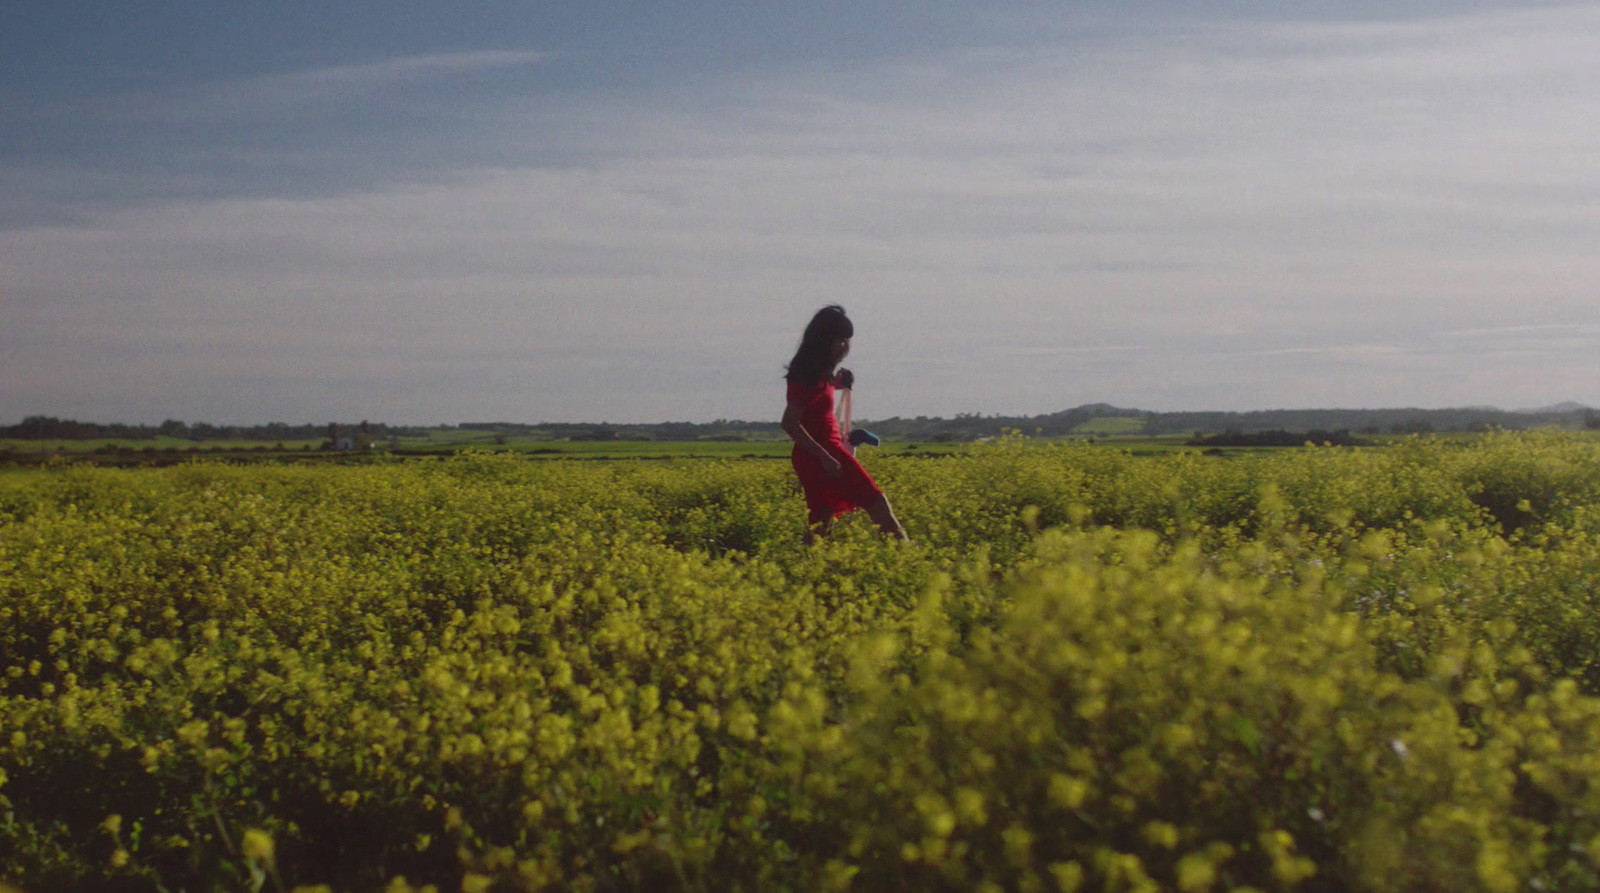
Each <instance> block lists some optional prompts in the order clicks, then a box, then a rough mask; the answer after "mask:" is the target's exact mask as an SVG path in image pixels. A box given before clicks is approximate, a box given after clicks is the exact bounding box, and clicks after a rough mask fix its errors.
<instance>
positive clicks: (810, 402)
mask: <svg viewBox="0 0 1600 893" xmlns="http://www.w3.org/2000/svg"><path fill="white" fill-rule="evenodd" d="M789 405H790V406H799V407H801V414H800V426H801V427H802V428H805V429H806V433H807V434H810V435H811V437H812V439H813V440H815V441H816V442H817V443H819V444H821V445H822V448H823V449H825V450H827V451H828V452H829V453H830V454H832V455H833V458H835V459H838V460H839V476H838V477H829V476H828V472H827V469H825V468H823V467H822V461H821V460H820V459H818V458H817V457H816V456H813V455H811V454H810V453H808V452H806V451H805V450H803V449H801V448H800V445H799V444H798V443H797V444H795V446H794V449H793V450H792V451H791V452H790V453H789V461H790V462H791V463H793V465H794V471H795V474H798V475H799V476H800V488H801V489H802V490H804V491H805V494H806V508H807V509H808V510H809V517H810V520H811V523H812V524H820V523H822V522H823V521H830V520H832V519H834V518H837V517H839V516H840V515H842V514H844V513H846V512H853V511H855V510H856V509H858V508H865V507H866V506H868V505H871V504H872V503H873V502H874V501H876V500H877V499H879V498H881V497H882V496H883V491H882V490H880V489H878V484H877V482H876V481H874V480H873V479H872V475H870V474H867V470H866V469H865V468H862V467H861V463H860V462H858V461H856V457H855V456H854V455H853V454H851V452H850V450H849V448H848V447H846V446H845V445H844V440H843V438H841V437H840V436H839V420H838V419H836V418H834V415H833V382H831V381H829V380H828V379H826V378H824V379H822V380H821V381H819V382H817V383H816V384H814V385H803V384H797V383H795V382H792V381H791V382H789Z"/></svg>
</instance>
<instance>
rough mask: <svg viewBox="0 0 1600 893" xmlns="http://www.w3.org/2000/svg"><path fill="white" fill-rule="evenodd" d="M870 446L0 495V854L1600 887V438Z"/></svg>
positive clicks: (591, 885) (82, 876) (1184, 886)
mask: <svg viewBox="0 0 1600 893" xmlns="http://www.w3.org/2000/svg"><path fill="white" fill-rule="evenodd" d="M727 446H737V447H741V448H743V447H747V445H746V444H728V445H727ZM1164 449H1165V448H1164ZM865 461H866V462H867V463H868V467H869V469H870V470H871V471H872V473H873V474H874V475H875V476H876V477H877V478H878V480H879V481H880V483H882V484H883V485H884V488H885V489H886V490H887V492H889V493H890V494H891V496H892V497H893V499H894V501H895V507H896V510H897V513H898V514H899V516H900V517H901V519H902V520H903V521H904V523H905V526H906V528H907V530H908V532H909V533H910V535H911V536H912V542H911V543H909V544H901V543H896V542H887V541H884V540H882V539H880V538H879V537H878V536H876V535H875V533H874V532H873V530H872V525H871V524H870V523H867V522H866V521H865V519H850V520H849V521H847V522H846V523H842V524H841V525H840V528H839V532H838V533H837V535H836V536H835V538H834V539H833V540H831V541H829V542H825V543H823V544H821V545H818V546H816V547H813V548H806V547H804V546H802V545H801V544H800V534H801V501H800V496H799V493H798V490H797V486H796V484H795V483H794V481H793V480H792V475H791V473H790V472H789V470H788V468H787V465H786V463H783V462H778V461H756V460H747V459H741V458H728V459H680V460H671V461H663V462H578V461H548V460H547V459H541V458H540V457H539V456H537V455H530V454H527V453H518V452H509V451H508V452H502V453H487V452H468V453H464V454H461V455H455V456H446V457H443V458H428V459H426V460H416V461H409V462H383V463H369V464H357V465H332V464H320V465H278V464H265V463H263V464H254V465H234V464H224V463H221V462H208V461H203V460H202V461H194V462H188V463H185V464H180V465H177V466H174V467H169V468H145V469H118V468H101V467H94V466H91V465H85V464H57V465H51V466H48V467H45V468H40V469H19V470H11V471H9V472H6V473H4V474H0V881H9V882H10V883H12V884H16V885H19V886H20V887H22V888H23V889H26V890H29V891H34V893H38V891H49V890H67V889H73V890H124V889H126V890H149V889H164V890H172V891H176V890H190V891H196V890H213V889H218V890H220V889H283V890H289V889H292V888H295V887H297V886H302V885H303V886H306V887H308V888H314V887H316V886H318V885H324V886H322V887H321V888H322V889H329V890H341V891H343V890H350V891H356V890H392V891H403V890H409V889H417V888H422V887H424V886H427V885H433V886H436V887H437V889H440V890H451V891H453V890H464V891H471V893H481V891H490V890H540V889H552V890H554V889H561V890H567V889H572V890H596V891H602V890H604V891H610V890H663V889H677V890H736V889H737V890H752V891H754V890H797V891H799V890H804V891H814V890H847V889H848V890H861V891H877V890H1021V891H1053V890H1060V891H1073V890H1124V891H1156V890H1178V891H1187V893H1197V891H1210V890H1218V891H1220V890H1247V889H1252V890H1258V891H1279V890H1303V891H1446V890H1448V891H1472V890H1482V891H1491V893H1511V891H1521V890H1544V891H1579V890H1593V889H1595V888H1596V887H1600V867H1597V866H1600V861H1597V860H1600V663H1597V661H1596V657H1597V656H1600V594H1597V591H1596V590H1597V585H1600V445H1597V444H1596V443H1595V442H1593V441H1592V440H1589V439H1585V438H1583V437H1582V436H1580V435H1574V434H1560V433H1516V434H1490V435H1487V436H1484V437H1481V438H1476V439H1473V440H1471V441H1470V442H1446V441H1442V440H1436V439H1431V438H1422V439H1419V438H1407V439H1404V440H1398V441H1396V442H1393V443H1390V444H1389V445H1387V446H1385V447H1382V448H1365V449H1349V448H1304V449H1296V450H1292V451H1285V450H1279V451H1273V452H1263V453H1260V454H1232V455H1230V456H1227V457H1212V456H1203V455H1201V454H1199V453H1198V452H1196V451H1193V450H1187V451H1184V450H1178V449H1170V450H1167V451H1164V452H1161V453H1160V454H1158V455H1151V456H1135V455H1133V454H1132V453H1130V452H1126V451H1120V450H1115V449H1109V448H1106V447H1105V446H1103V445H1099V446H1091V445H1088V444H1085V443H1081V442H1054V443H1037V442H1030V441H1027V440H1025V439H1023V438H1020V437H1016V436H1009V437H1006V438H1004V439H1002V440H1000V441H997V442H993V443H988V444H979V445H976V446H973V447H971V448H968V449H963V450H961V451H959V452H958V453H954V454H950V455H944V456H935V457H917V456H916V455H915V454H912V455H893V454H889V453H884V452H871V453H868V454H867V456H866V460H865Z"/></svg>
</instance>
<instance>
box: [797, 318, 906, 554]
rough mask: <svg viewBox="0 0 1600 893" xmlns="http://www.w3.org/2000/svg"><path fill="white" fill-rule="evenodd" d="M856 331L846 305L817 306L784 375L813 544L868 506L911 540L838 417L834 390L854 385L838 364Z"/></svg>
mask: <svg viewBox="0 0 1600 893" xmlns="http://www.w3.org/2000/svg"><path fill="white" fill-rule="evenodd" d="M854 335H855V326H853V325H851V323H850V318H849V317H848V316H846V315H845V312H844V308H843V307H840V306H839V305H838V304H830V305H828V306H826V307H824V308H822V309H821V310H818V311H817V313H816V315H815V316H813V317H811V323H810V324H809V325H807V326H806V331H805V334H804V335H803V336H802V337H801V339H800V348H799V349H798V350H796V351H795V353H794V359H792V360H790V361H789V367H788V368H789V371H788V373H787V374H786V375H785V376H784V378H785V379H787V380H788V382H789V402H788V406H787V407H786V408H785V409H784V411H783V430H784V433H786V434H788V435H789V437H790V438H791V439H793V440H794V450H793V451H792V452H791V453H790V454H789V461H790V462H792V463H793V464H794V470H795V474H798V475H799V476H800V487H801V489H802V490H804V491H805V495H806V509H807V517H806V522H807V523H806V542H807V543H808V544H809V543H811V542H812V541H813V540H814V538H815V537H818V536H827V535H828V534H829V533H831V532H832V531H833V521H834V519H835V518H837V517H839V516H840V515H842V514H844V513H846V512H852V511H855V510H856V509H858V508H859V509H865V510H866V512H867V515H868V516H869V517H870V518H872V520H873V521H874V522H875V523H877V525H878V529H879V530H881V531H882V532H883V533H884V535H886V536H890V537H894V538H895V539H902V540H903V539H906V538H907V537H906V532H905V530H904V529H902V528H901V526H900V522H899V520H897V519H896V518H895V516H894V511H893V510H892V509H891V508H890V507H889V498H888V497H887V496H884V495H883V491H882V490H880V489H878V484H877V482H876V481H874V480H873V479H872V475H869V474H867V470H866V469H865V468H862V467H861V463H860V462H858V461H856V457H855V455H854V453H852V452H851V451H850V449H849V448H848V447H846V446H845V445H844V443H843V441H842V439H841V438H840V436H839V422H838V420H837V419H836V418H834V415H833V396H834V388H835V387H842V388H845V389H849V387H850V386H851V385H852V384H853V383H854V378H855V377H854V376H853V375H851V373H850V370H849V369H839V368H838V367H839V361H840V360H843V359H844V358H845V355H846V354H848V353H849V352H850V339H851V338H852V337H853V336H854ZM836 370H837V371H836Z"/></svg>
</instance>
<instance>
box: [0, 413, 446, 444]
mask: <svg viewBox="0 0 1600 893" xmlns="http://www.w3.org/2000/svg"><path fill="white" fill-rule="evenodd" d="M363 424H365V425H366V426H367V430H369V431H370V432H371V435H372V437H373V438H375V439H378V440H384V439H388V438H391V437H420V436H423V435H425V434H426V433H427V432H428V430H429V429H427V428H415V427H395V426H390V425H383V424H377V423H361V422H357V423H347V422H337V423H334V425H335V426H336V427H337V428H338V429H339V430H342V431H346V432H355V431H357V430H359V429H360V428H361V426H362V425H363ZM329 430H330V425H329V424H328V423H323V424H319V425H287V424H284V423H283V422H268V423H267V424H265V425H209V424H206V423H205V422H197V423H194V424H189V423H187V422H180V421H178V420H176V419H168V420H166V421H164V422H162V423H161V424H159V425H120V424H110V425H102V424H99V423H96V422H78V421H74V420H72V419H57V418H52V417H49V416H29V417H27V418H25V419H23V420H22V424H20V425H12V426H10V427H5V428H0V438H9V439H17V440H154V439H156V438H158V437H176V438H180V439H183V440H193V441H196V442H199V441H206V440H259V441H262V442H266V443H276V442H278V441H291V440H318V439H325V438H327V437H328V435H329Z"/></svg>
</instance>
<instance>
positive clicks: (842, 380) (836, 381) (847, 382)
mask: <svg viewBox="0 0 1600 893" xmlns="http://www.w3.org/2000/svg"><path fill="white" fill-rule="evenodd" d="M855 384H856V374H855V373H854V372H851V371H850V370H849V369H840V370H839V371H838V372H835V373H833V386H834V387H836V388H839V389H840V390H845V391H848V390H850V389H851V388H853V387H855Z"/></svg>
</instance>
